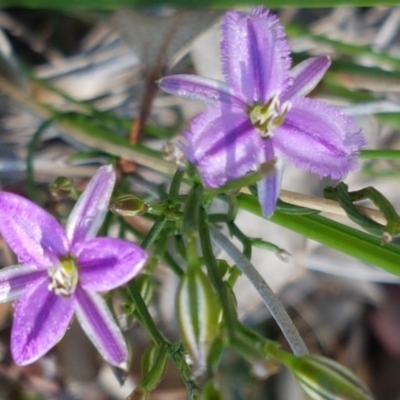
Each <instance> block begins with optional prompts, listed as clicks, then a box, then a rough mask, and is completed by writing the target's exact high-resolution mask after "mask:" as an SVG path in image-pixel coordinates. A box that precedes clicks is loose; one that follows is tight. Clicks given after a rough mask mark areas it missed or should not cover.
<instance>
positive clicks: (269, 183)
mask: <svg viewBox="0 0 400 400" xmlns="http://www.w3.org/2000/svg"><path fill="white" fill-rule="evenodd" d="M266 153H267V154H266V159H268V160H270V159H271V158H273V157H274V156H273V152H272V146H271V144H269V146H268V147H267V146H266ZM282 169H283V165H282V162H281V161H280V160H277V162H276V163H275V174H274V175H272V176H267V177H266V178H264V179H262V180H260V181H259V182H258V183H257V197H258V201H259V203H260V206H261V210H262V213H263V215H264V216H265V217H267V218H269V217H270V216H271V215H272V214H273V213H274V211H275V206H276V202H277V201H278V197H279V192H280V188H281V180H282Z"/></svg>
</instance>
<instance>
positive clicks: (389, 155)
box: [359, 150, 400, 160]
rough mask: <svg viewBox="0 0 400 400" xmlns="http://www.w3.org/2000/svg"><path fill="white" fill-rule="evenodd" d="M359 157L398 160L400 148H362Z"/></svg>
mask: <svg viewBox="0 0 400 400" xmlns="http://www.w3.org/2000/svg"><path fill="white" fill-rule="evenodd" d="M359 157H360V158H364V159H367V160H398V159H400V150H361V151H360V155H359Z"/></svg>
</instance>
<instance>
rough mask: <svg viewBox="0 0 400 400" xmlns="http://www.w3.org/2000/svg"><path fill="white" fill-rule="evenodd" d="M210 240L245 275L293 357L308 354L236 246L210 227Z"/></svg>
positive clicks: (283, 311) (278, 303)
mask: <svg viewBox="0 0 400 400" xmlns="http://www.w3.org/2000/svg"><path fill="white" fill-rule="evenodd" d="M210 233H211V237H212V239H213V240H214V241H215V243H217V244H218V245H220V246H221V248H222V249H223V250H224V251H226V253H227V254H228V255H229V257H231V258H232V260H233V261H234V262H235V264H236V265H237V267H238V268H239V269H240V270H241V271H242V272H243V274H245V275H246V277H247V278H248V279H249V281H250V282H251V283H252V284H253V286H254V288H255V289H256V290H257V292H258V293H259V294H260V296H261V298H262V299H263V301H264V303H265V305H266V306H267V307H268V309H269V311H270V313H271V315H272V316H273V317H274V319H275V321H276V322H277V324H278V325H279V327H280V328H281V330H282V333H283V334H284V336H285V338H286V340H287V341H288V343H289V345H290V347H291V349H292V350H293V353H294V354H295V355H304V354H308V350H307V347H306V345H305V344H304V342H303V339H302V338H301V336H300V334H299V332H298V331H297V329H296V327H295V326H294V324H293V322H292V320H291V319H290V317H289V315H288V313H287V312H286V310H285V308H284V307H283V306H282V304H281V302H280V301H279V299H278V298H277V297H276V295H275V293H274V292H273V291H272V289H271V288H270V287H269V286H268V284H267V283H266V282H265V281H264V279H263V277H262V276H261V275H260V273H259V272H258V271H257V270H256V268H255V267H254V266H253V265H252V264H251V263H250V261H249V260H248V259H247V258H246V257H245V256H244V255H243V254H242V253H241V252H240V251H239V250H238V249H237V248H236V246H235V245H234V244H233V243H232V242H231V241H230V240H229V239H228V238H227V237H226V236H225V235H223V234H222V233H221V232H220V231H219V230H218V229H216V228H214V227H210Z"/></svg>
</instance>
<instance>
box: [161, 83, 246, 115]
mask: <svg viewBox="0 0 400 400" xmlns="http://www.w3.org/2000/svg"><path fill="white" fill-rule="evenodd" d="M158 85H159V86H160V88H161V89H162V90H164V91H165V92H167V93H170V94H173V95H174V96H179V97H183V98H184V99H189V100H199V101H203V102H205V103H210V104H214V103H228V104H229V103H233V104H236V105H237V106H239V107H243V108H244V109H246V103H245V101H244V99H243V100H242V99H240V98H238V97H237V96H238V94H235V93H234V92H233V90H232V89H231V88H230V87H229V86H227V85H226V84H225V83H224V82H219V81H216V80H213V79H208V78H203V77H201V76H196V75H172V76H167V77H165V78H163V79H160V80H159V81H158Z"/></svg>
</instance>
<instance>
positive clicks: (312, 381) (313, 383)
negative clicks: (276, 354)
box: [280, 353, 373, 400]
mask: <svg viewBox="0 0 400 400" xmlns="http://www.w3.org/2000/svg"><path fill="white" fill-rule="evenodd" d="M280 358H281V361H282V362H283V363H284V364H285V365H286V367H287V368H289V369H290V370H291V371H292V372H293V374H294V376H295V378H296V379H297V381H298V382H299V384H300V385H301V387H302V388H303V389H304V391H305V392H306V393H307V394H308V395H309V396H310V398H311V399H313V400H338V399H343V400H372V399H373V397H372V395H371V393H370V392H369V390H368V388H366V387H365V385H364V384H363V383H361V382H360V381H359V380H358V378H357V377H356V376H355V375H354V374H353V372H351V371H350V370H349V369H348V368H346V367H344V366H343V365H340V364H339V363H337V362H335V361H333V360H330V359H328V358H325V357H322V356H315V355H306V356H300V357H296V356H293V355H291V354H287V353H286V354H285V355H284V356H282V357H280Z"/></svg>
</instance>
